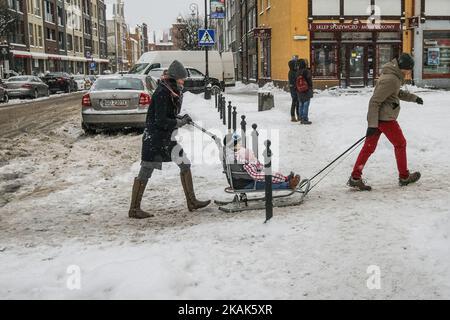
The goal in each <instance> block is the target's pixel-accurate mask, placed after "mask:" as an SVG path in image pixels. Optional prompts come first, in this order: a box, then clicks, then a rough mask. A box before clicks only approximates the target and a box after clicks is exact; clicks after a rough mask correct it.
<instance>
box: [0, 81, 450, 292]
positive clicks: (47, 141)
mask: <svg viewBox="0 0 450 320" xmlns="http://www.w3.org/2000/svg"><path fill="white" fill-rule="evenodd" d="M269 89H270V90H272V92H273V93H274V95H275V103H276V108H275V109H274V110H271V111H267V112H262V113H258V112H257V95H256V91H257V88H256V87H254V86H242V85H240V86H238V87H236V88H233V89H230V90H228V91H227V100H231V101H232V102H233V105H235V106H237V110H238V113H239V118H240V115H242V114H245V115H246V116H247V122H248V124H249V126H248V127H250V124H252V123H257V124H258V126H259V128H260V130H261V134H262V139H261V141H260V142H261V143H262V142H263V141H262V140H264V135H265V133H264V130H271V131H270V135H271V139H272V140H273V141H274V146H273V151H274V153H275V157H277V159H276V161H275V163H276V164H277V166H278V167H279V169H280V170H281V171H285V172H289V171H290V170H295V171H296V172H299V173H300V174H301V175H302V176H303V177H308V176H312V175H313V174H314V173H316V172H317V171H318V170H319V169H320V168H321V167H323V166H324V165H326V164H327V162H328V161H330V160H332V159H333V158H334V157H335V156H337V155H338V154H340V153H341V152H343V151H344V150H345V149H346V148H347V147H349V146H350V145H351V144H353V143H354V142H355V141H356V140H357V139H359V138H360V137H362V136H363V134H364V133H365V130H366V121H365V118H366V112H367V103H368V100H369V99H370V94H371V90H370V89H364V90H359V91H356V92H353V91H346V90H329V91H323V92H320V93H318V94H316V96H315V98H314V99H313V101H312V105H311V120H312V121H313V125H312V126H310V127H307V126H301V125H299V124H296V123H291V122H289V120H290V115H289V109H290V96H289V94H287V93H285V92H282V91H280V90H278V89H274V88H269ZM410 90H413V91H417V92H418V94H419V95H421V96H422V97H423V98H424V100H425V105H424V106H417V105H415V104H408V103H404V104H403V110H402V112H401V117H400V119H399V121H400V123H401V125H402V128H403V130H404V133H405V136H406V138H407V140H408V156H409V164H410V167H411V169H412V170H420V171H421V172H422V174H423V179H422V180H421V181H420V183H418V184H417V185H414V186H411V187H408V188H400V187H398V184H397V174H396V165H395V159H394V155H393V150H392V147H391V145H390V144H389V142H388V141H387V140H386V139H385V138H382V139H381V140H380V144H379V148H378V150H377V153H376V154H374V156H373V158H371V160H370V161H369V164H368V166H367V169H366V171H365V177H366V178H367V179H368V180H369V181H370V182H371V184H372V185H373V187H374V191H373V192H371V193H357V192H353V191H350V190H348V188H347V187H346V185H345V184H346V181H347V180H348V176H349V174H350V171H351V168H352V164H353V162H354V160H355V158H356V153H354V154H352V155H351V156H350V157H349V158H347V159H346V160H345V161H344V162H343V164H342V165H341V166H340V167H338V168H337V170H336V171H334V172H333V173H332V174H331V175H330V176H328V177H327V179H325V180H324V181H323V182H322V183H321V184H320V185H319V186H318V187H317V188H316V189H315V190H314V191H313V192H312V193H311V194H310V196H308V198H307V200H306V202H305V204H304V205H303V206H301V207H293V208H285V209H276V210H275V217H274V219H273V220H272V221H271V222H270V223H268V224H263V221H264V212H258V211H256V212H248V213H242V214H224V213H221V212H219V211H218V210H217V208H216V207H215V206H214V205H212V206H211V207H209V208H207V209H206V210H204V211H200V212H196V213H193V214H190V213H188V212H187V210H186V209H185V203H184V198H183V197H184V195H183V192H182V189H181V186H180V182H179V176H178V169H177V167H176V166H175V165H172V164H167V165H165V166H164V171H163V172H156V173H155V174H154V177H153V178H152V180H151V182H150V185H149V187H148V190H147V193H146V195H145V196H144V198H145V199H144V201H143V207H144V208H145V209H151V210H153V211H154V212H155V213H156V217H155V218H154V219H151V220H146V221H130V220H129V219H128V218H127V211H128V205H129V197H130V193H131V182H132V179H133V177H134V176H135V175H136V174H137V171H138V168H139V161H138V160H139V151H140V136H138V135H119V136H114V137H110V136H103V135H100V136H96V137H94V138H85V137H83V136H82V135H81V130H80V129H79V128H78V120H77V119H73V121H72V120H71V121H69V122H68V123H67V124H66V126H65V127H64V128H61V129H60V130H58V131H56V132H55V133H54V135H52V136H50V137H46V136H45V137H28V138H27V139H28V140H27V139H21V140H19V141H16V142H15V143H16V144H15V146H16V147H15V148H16V149H17V150H19V149H20V150H22V151H23V152H25V151H27V152H26V155H25V156H22V157H19V155H20V152H18V151H17V152H18V154H19V155H18V157H17V158H14V159H11V160H10V161H8V163H7V164H5V165H3V166H1V167H0V190H3V189H2V188H5V187H6V186H7V185H8V183H10V182H9V180H8V179H9V178H7V177H10V175H11V174H17V177H16V179H17V181H18V182H20V184H21V185H22V187H21V188H20V189H19V190H18V191H17V192H16V193H15V194H13V195H12V196H11V197H10V198H8V201H7V202H8V203H7V204H4V206H3V207H0V261H1V263H0V298H9V299H11V298H33V299H45V298H57V299H65V298H76V299H79V298H94V299H100V298H107V299H111V298H126V299H128V298H141V299H236V298H239V299H313V298H325V299H327V298H330V299H331V298H348V299H355V298H368V299H375V298H391V299H398V298H408V299H411V298H431V299H442V298H446V299H448V298H450V240H449V230H450V219H449V214H450V163H449V161H448V159H449V157H450V148H449V142H448V126H449V124H450V109H449V108H448V101H449V100H450V92H444V91H430V90H422V89H418V88H410ZM212 104H213V102H212V101H209V102H206V101H205V100H203V99H202V97H201V96H195V95H191V94H187V95H186V97H185V99H184V111H186V112H188V113H189V114H191V115H192V118H193V119H194V121H196V122H198V123H200V124H202V126H204V127H205V128H207V129H210V130H213V131H214V130H215V131H217V132H218V133H220V132H222V133H223V132H224V127H223V126H222V125H221V124H220V122H219V118H218V114H217V112H216V111H215V110H214V107H213V105H212ZM60 140H62V141H63V142H61V143H60V142H58V141H60ZM180 140H181V143H182V145H183V147H184V148H185V150H186V151H187V152H188V154H189V155H190V157H191V159H192V160H193V174H194V184H195V187H196V191H197V193H198V197H199V198H201V199H203V198H214V199H226V198H227V197H226V195H225V194H224V192H223V188H224V187H225V184H226V180H225V177H224V175H223V174H222V167H221V164H220V163H219V161H218V159H217V154H216V152H217V151H215V149H214V148H213V147H211V146H210V145H211V139H210V138H208V137H205V136H204V135H201V133H199V132H196V131H195V130H194V129H193V128H184V129H183V130H180ZM200 141H202V142H203V143H199V142H200ZM199 145H200V146H202V147H199ZM14 150H15V149H14ZM14 150H12V151H11V152H12V153H14ZM67 150H68V151H67ZM66 153H67V154H66ZM55 154H56V156H55ZM59 154H61V156H58V155H59ZM55 157H56V158H55ZM1 177H3V179H1ZM1 205H2V204H1V202H0V206H1ZM374 268H375V269H374ZM373 270H379V271H380V279H381V283H380V284H381V287H380V288H379V289H373V290H370V289H369V287H368V286H367V281H368V279H369V278H371V277H373V273H371V272H372V271H373ZM368 271H369V273H368ZM78 275H80V277H77V276H78ZM74 279H75V280H74ZM78 280H80V281H79V282H78ZM78 284H80V289H79V290H78V289H77V288H78ZM70 288H72V289H74V288H75V289H74V290H70Z"/></svg>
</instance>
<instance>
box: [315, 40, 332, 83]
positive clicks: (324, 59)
mask: <svg viewBox="0 0 450 320" xmlns="http://www.w3.org/2000/svg"><path fill="white" fill-rule="evenodd" d="M336 61H337V45H335V44H314V45H312V61H311V66H312V73H313V76H314V77H315V78H333V79H335V78H337V63H336Z"/></svg>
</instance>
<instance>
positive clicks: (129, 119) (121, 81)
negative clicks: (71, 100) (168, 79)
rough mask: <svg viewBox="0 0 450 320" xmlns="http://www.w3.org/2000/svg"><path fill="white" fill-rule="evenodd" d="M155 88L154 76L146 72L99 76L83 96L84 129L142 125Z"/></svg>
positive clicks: (88, 131)
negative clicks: (147, 74) (144, 73)
mask: <svg viewBox="0 0 450 320" xmlns="http://www.w3.org/2000/svg"><path fill="white" fill-rule="evenodd" d="M155 89H156V82H155V80H153V79H152V77H149V76H145V75H144V76H143V75H111V76H102V77H100V78H98V79H97V81H95V83H94V85H93V87H92V88H91V90H90V91H89V92H88V93H86V94H85V95H84V96H83V98H82V102H81V105H82V111H81V115H82V128H83V130H84V131H85V132H86V133H87V134H92V133H95V131H96V129H124V128H139V129H143V128H145V120H146V117H147V110H148V107H149V106H150V103H151V97H152V95H153V92H154V91H155Z"/></svg>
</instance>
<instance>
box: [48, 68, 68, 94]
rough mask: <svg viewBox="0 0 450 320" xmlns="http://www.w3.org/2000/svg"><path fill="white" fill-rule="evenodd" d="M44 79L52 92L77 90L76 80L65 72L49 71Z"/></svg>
mask: <svg viewBox="0 0 450 320" xmlns="http://www.w3.org/2000/svg"><path fill="white" fill-rule="evenodd" d="M43 80H44V82H45V83H46V84H47V85H48V86H49V89H50V92H51V93H56V92H58V91H64V92H66V93H70V92H72V91H75V90H76V82H75V80H74V79H73V77H71V76H70V75H69V74H68V73H65V72H51V73H48V74H46V75H45V77H44V79H43Z"/></svg>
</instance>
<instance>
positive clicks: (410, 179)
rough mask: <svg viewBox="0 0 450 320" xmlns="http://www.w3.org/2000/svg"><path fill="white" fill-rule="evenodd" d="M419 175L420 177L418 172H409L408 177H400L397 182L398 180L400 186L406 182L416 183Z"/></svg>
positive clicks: (405, 184)
mask: <svg viewBox="0 0 450 320" xmlns="http://www.w3.org/2000/svg"><path fill="white" fill-rule="evenodd" d="M420 177H421V174H420V172H414V173H410V174H409V177H408V178H406V179H402V178H400V179H399V180H398V182H399V184H400V186H402V187H404V186H407V185H408V184H411V183H416V182H417V181H419V180H420Z"/></svg>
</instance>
